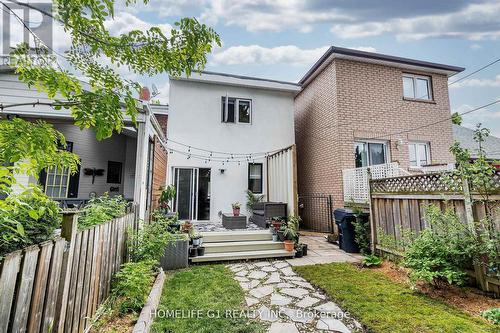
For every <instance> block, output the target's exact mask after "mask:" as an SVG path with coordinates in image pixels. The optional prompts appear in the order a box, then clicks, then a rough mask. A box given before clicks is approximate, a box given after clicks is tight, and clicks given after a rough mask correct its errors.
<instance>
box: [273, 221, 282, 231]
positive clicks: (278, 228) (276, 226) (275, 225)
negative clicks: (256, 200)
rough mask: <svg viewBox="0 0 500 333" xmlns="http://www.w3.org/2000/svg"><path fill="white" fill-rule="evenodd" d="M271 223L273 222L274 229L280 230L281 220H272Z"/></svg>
mask: <svg viewBox="0 0 500 333" xmlns="http://www.w3.org/2000/svg"><path fill="white" fill-rule="evenodd" d="M272 223H273V227H274V229H276V230H280V228H281V225H282V224H283V222H281V221H273V222H272Z"/></svg>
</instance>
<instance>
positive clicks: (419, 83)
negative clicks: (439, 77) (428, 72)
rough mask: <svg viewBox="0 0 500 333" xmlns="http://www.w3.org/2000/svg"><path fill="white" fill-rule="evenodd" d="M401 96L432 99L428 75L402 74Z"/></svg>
mask: <svg viewBox="0 0 500 333" xmlns="http://www.w3.org/2000/svg"><path fill="white" fill-rule="evenodd" d="M403 96H404V97H405V98H412V99H423V100H432V85H431V78H430V76H424V75H415V74H406V73H405V74H403Z"/></svg>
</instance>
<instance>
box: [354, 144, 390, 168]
mask: <svg viewBox="0 0 500 333" xmlns="http://www.w3.org/2000/svg"><path fill="white" fill-rule="evenodd" d="M357 143H364V144H370V143H378V144H383V145H384V155H385V164H387V163H389V161H390V160H391V156H390V151H389V150H390V149H389V141H384V140H364V139H356V140H354V145H353V149H354V154H356V144H357ZM367 153H368V155H367V159H368V165H367V167H369V166H372V163H371V161H370V152H369V151H368V152H367ZM354 162H356V155H354ZM376 165H380V164H376ZM362 168H364V167H362Z"/></svg>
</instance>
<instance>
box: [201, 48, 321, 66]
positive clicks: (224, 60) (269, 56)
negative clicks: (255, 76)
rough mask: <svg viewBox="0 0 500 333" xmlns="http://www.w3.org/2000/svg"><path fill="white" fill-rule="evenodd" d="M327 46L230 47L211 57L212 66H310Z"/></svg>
mask: <svg viewBox="0 0 500 333" xmlns="http://www.w3.org/2000/svg"><path fill="white" fill-rule="evenodd" d="M327 49H328V46H323V47H319V48H316V49H301V48H299V47H297V46H295V45H285V46H277V47H272V48H267V47H263V46H259V45H247V46H243V45H242V46H231V47H229V48H227V49H225V50H222V51H220V52H216V53H214V54H213V55H212V59H211V63H212V64H214V65H250V64H252V65H253V64H260V65H272V64H288V65H310V64H312V63H314V61H316V60H318V59H319V57H320V56H321V55H322V54H323V53H325V51H326V50H327Z"/></svg>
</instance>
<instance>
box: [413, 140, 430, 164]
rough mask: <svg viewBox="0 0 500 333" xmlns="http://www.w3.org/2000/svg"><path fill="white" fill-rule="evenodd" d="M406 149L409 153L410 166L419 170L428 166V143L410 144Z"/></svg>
mask: <svg viewBox="0 0 500 333" xmlns="http://www.w3.org/2000/svg"><path fill="white" fill-rule="evenodd" d="M408 148H409V151H410V166H412V167H417V168H419V167H423V166H426V165H428V164H430V157H431V156H430V155H431V154H430V149H429V143H427V142H410V143H409V144H408Z"/></svg>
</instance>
